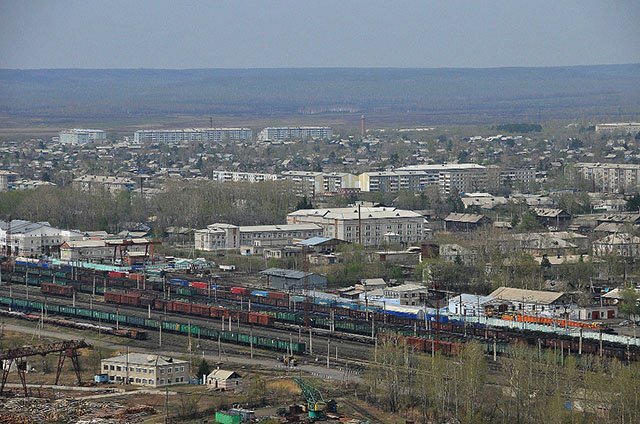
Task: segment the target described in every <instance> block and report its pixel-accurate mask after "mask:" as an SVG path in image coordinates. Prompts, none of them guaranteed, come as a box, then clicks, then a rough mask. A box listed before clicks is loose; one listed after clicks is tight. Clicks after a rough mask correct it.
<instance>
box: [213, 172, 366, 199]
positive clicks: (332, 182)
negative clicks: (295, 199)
mask: <svg viewBox="0 0 640 424" xmlns="http://www.w3.org/2000/svg"><path fill="white" fill-rule="evenodd" d="M213 180H214V181H223V182H229V181H234V182H237V181H246V182H250V183H258V182H262V181H276V180H287V181H291V182H292V183H293V190H294V192H295V194H296V195H297V196H299V197H304V196H306V197H314V196H316V195H318V194H322V193H338V192H340V191H343V190H347V189H357V188H358V187H359V185H360V184H359V179H358V177H356V176H355V175H353V174H349V173H346V172H331V173H322V172H309V171H284V172H282V174H262V173H256V172H233V171H213Z"/></svg>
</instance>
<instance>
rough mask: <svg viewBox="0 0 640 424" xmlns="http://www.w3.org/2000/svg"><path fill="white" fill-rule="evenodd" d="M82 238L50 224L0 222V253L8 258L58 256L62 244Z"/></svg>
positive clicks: (15, 220) (76, 233)
mask: <svg viewBox="0 0 640 424" xmlns="http://www.w3.org/2000/svg"><path fill="white" fill-rule="evenodd" d="M82 237H83V235H82V234H81V233H78V232H75V231H70V230H61V229H59V228H55V227H52V226H51V225H50V224H49V223H48V222H31V221H25V220H22V219H14V220H12V221H11V222H6V221H0V252H1V253H2V254H3V255H7V256H26V257H32V258H37V257H40V256H42V255H47V256H49V255H56V256H57V254H58V252H59V247H60V245H61V244H62V243H64V242H65V241H71V240H80V239H82Z"/></svg>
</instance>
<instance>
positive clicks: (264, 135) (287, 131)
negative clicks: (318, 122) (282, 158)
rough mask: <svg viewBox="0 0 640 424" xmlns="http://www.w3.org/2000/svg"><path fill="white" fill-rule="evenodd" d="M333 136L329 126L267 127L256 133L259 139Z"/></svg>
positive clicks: (272, 139) (273, 139)
mask: <svg viewBox="0 0 640 424" xmlns="http://www.w3.org/2000/svg"><path fill="white" fill-rule="evenodd" d="M331 137H333V129H332V128H331V127H267V128H265V129H263V130H262V131H260V133H259V134H258V140H259V141H277V140H290V139H309V138H320V139H327V138H331Z"/></svg>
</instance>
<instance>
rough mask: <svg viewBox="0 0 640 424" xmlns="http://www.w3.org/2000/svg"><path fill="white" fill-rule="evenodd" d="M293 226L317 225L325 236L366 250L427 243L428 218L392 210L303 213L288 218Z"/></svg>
mask: <svg viewBox="0 0 640 424" xmlns="http://www.w3.org/2000/svg"><path fill="white" fill-rule="evenodd" d="M287 222H288V223H289V224H303V223H306V224H316V225H319V226H321V227H322V230H323V236H324V237H330V238H337V239H340V240H344V241H347V242H351V243H361V244H363V245H364V246H380V245H384V244H387V243H404V244H408V243H418V242H420V241H422V239H423V235H424V234H423V232H424V224H425V222H424V217H423V216H422V215H420V214H419V213H416V212H413V211H407V210H402V209H396V208H390V207H359V206H352V207H348V208H330V209H301V210H298V211H295V212H291V213H290V214H288V215H287Z"/></svg>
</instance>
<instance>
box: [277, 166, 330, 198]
mask: <svg viewBox="0 0 640 424" xmlns="http://www.w3.org/2000/svg"><path fill="white" fill-rule="evenodd" d="M281 175H282V179H284V180H287V181H291V182H292V183H293V189H294V192H295V194H296V196H298V197H309V198H311V197H314V196H315V195H316V194H319V193H322V191H323V188H324V179H323V178H322V172H311V171H284V172H282V174H281Z"/></svg>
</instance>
